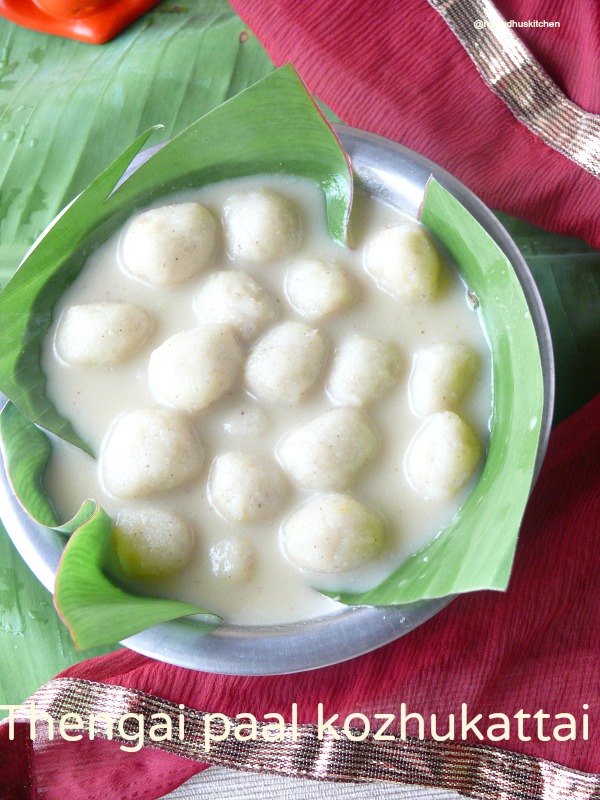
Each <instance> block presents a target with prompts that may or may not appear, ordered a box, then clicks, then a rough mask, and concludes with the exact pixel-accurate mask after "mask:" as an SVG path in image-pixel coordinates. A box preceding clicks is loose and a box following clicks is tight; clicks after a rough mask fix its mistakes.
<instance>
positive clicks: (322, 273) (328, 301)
mask: <svg viewBox="0 0 600 800" xmlns="http://www.w3.org/2000/svg"><path fill="white" fill-rule="evenodd" d="M285 291H286V294H287V298H288V300H289V301H290V303H291V305H292V306H293V307H294V309H295V310H296V311H297V312H298V313H299V314H301V315H302V316H303V317H306V319H309V320H318V319H322V318H323V317H328V316H331V315H332V314H335V313H337V312H339V311H343V310H344V309H346V308H348V307H349V306H350V305H352V303H353V302H354V299H355V297H356V290H355V287H354V283H353V282H352V280H351V279H350V276H349V275H348V273H347V272H346V271H345V270H343V269H341V268H340V267H338V266H337V265H335V264H328V263H326V262H324V261H318V260H316V259H304V260H302V261H298V262H296V263H295V264H293V265H292V266H291V267H290V268H289V269H288V271H287V274H286V277H285Z"/></svg>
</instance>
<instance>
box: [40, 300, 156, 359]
mask: <svg viewBox="0 0 600 800" xmlns="http://www.w3.org/2000/svg"><path fill="white" fill-rule="evenodd" d="M152 326H153V320H152V317H151V316H150V314H148V313H147V312H146V311H144V310H143V309H142V308H139V306H135V305H132V304H131V303H109V302H100V303H83V304H81V305H75V306H71V307H70V308H67V310H66V311H65V312H64V313H63V314H62V316H61V318H60V322H59V324H58V328H57V330H56V336H55V339H54V346H55V347H56V352H57V354H58V356H59V357H60V358H62V360H63V361H65V362H66V363H67V364H72V365H73V366H75V367H114V366H116V365H117V364H121V363H122V362H124V361H126V360H127V359H128V358H129V357H130V356H132V355H133V354H134V353H135V352H137V351H138V350H139V349H140V347H141V346H142V345H143V344H144V342H145V341H146V340H147V339H148V336H149V334H150V332H151V330H152Z"/></svg>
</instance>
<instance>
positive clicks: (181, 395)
mask: <svg viewBox="0 0 600 800" xmlns="http://www.w3.org/2000/svg"><path fill="white" fill-rule="evenodd" d="M241 363H242V348H241V347H240V344H239V342H238V341H237V339H236V337H235V334H234V332H233V328H231V327H230V326H229V325H220V324H218V323H216V322H214V323H213V322H207V323H206V324H204V325H200V326H199V327H198V328H192V330H189V331H182V332H181V333H176V334H175V335H174V336H171V337H170V338H169V339H167V340H166V341H165V342H163V343H162V344H161V345H160V347H157V348H156V350H154V352H153V353H152V355H151V356H150V363H149V366H148V375H149V378H150V385H151V387H152V390H153V391H154V393H155V394H156V396H157V397H158V398H160V399H162V400H164V401H165V402H167V403H170V404H171V405H173V406H175V407H176V408H180V409H181V410H183V411H188V412H191V413H195V412H197V411H201V410H202V409H204V408H206V407H207V406H209V405H210V404H211V403H213V402H214V401H215V400H218V399H219V398H220V397H223V395H224V394H226V393H227V392H228V391H229V390H230V389H231V387H232V386H233V384H234V383H235V382H236V380H237V377H238V373H239V369H240V365H241Z"/></svg>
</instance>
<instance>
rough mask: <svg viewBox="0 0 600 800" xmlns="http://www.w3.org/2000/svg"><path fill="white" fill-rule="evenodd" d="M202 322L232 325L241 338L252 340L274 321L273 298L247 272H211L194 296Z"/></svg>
mask: <svg viewBox="0 0 600 800" xmlns="http://www.w3.org/2000/svg"><path fill="white" fill-rule="evenodd" d="M196 310H197V311H198V314H199V316H200V318H201V319H203V320H207V321H209V322H222V323H225V324H227V325H231V326H232V328H234V329H235V331H236V333H237V334H238V335H239V336H241V337H242V339H251V338H252V337H253V336H256V334H257V333H259V332H260V331H261V330H262V329H263V328H265V327H266V326H267V325H268V324H269V323H271V322H273V321H274V320H275V319H276V318H277V303H276V302H275V299H274V298H273V297H272V296H271V295H270V294H269V292H267V290H266V289H264V288H263V287H262V286H261V285H260V284H259V283H257V282H256V281H255V280H254V278H252V277H251V276H250V275H248V273H246V272H242V271H241V270H223V271H221V272H215V273H213V274H212V275H211V276H210V277H209V278H208V279H207V280H206V282H205V283H204V285H203V286H202V288H201V289H200V291H199V292H198V294H197V295H196Z"/></svg>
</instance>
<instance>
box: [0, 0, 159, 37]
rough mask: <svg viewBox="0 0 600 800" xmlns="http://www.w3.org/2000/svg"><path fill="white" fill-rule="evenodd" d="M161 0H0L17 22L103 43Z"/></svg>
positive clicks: (3, 13) (2, 9) (2, 12)
mask: <svg viewBox="0 0 600 800" xmlns="http://www.w3.org/2000/svg"><path fill="white" fill-rule="evenodd" d="M159 2H160V0H0V15H1V16H3V17H6V19H9V20H10V21H11V22H15V23H16V24H17V25H22V26H23V27H25V28H31V29H32V30H34V31H41V32H42V33H51V34H54V35H55V36H66V37H67V38H69V39H78V40H79V41H80V42H87V43H88V44H104V42H108V41H109V40H110V39H112V38H113V37H115V36H116V35H117V34H118V33H120V31H122V30H123V28H126V27H127V26H128V25H130V24H131V23H132V22H133V21H134V20H136V19H137V18H138V17H140V16H141V15H142V14H144V13H145V12H146V11H148V10H149V9H151V8H153V7H154V6H155V5H157V4H158V3H159Z"/></svg>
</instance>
